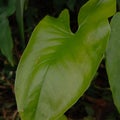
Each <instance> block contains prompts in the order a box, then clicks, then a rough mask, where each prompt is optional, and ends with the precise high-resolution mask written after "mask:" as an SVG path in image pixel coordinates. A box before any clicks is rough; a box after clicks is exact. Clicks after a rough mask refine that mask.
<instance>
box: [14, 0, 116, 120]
mask: <svg viewBox="0 0 120 120" xmlns="http://www.w3.org/2000/svg"><path fill="white" fill-rule="evenodd" d="M91 1H92V0H91ZM112 1H113V2H115V1H114V0H112ZM103 5H104V3H103ZM107 9H109V8H107ZM94 11H95V10H94ZM113 11H114V9H113ZM96 15H97V14H96ZM111 15H112V13H111ZM109 33H110V26H109V23H108V21H107V18H106V19H102V20H101V21H97V22H96V25H94V24H93V22H91V21H90V22H89V19H88V20H87V21H86V24H84V26H83V27H81V28H79V30H78V32H76V33H75V34H74V33H72V32H71V31H70V27H69V15H68V12H67V11H66V10H65V11H63V12H62V13H61V15H60V17H59V18H57V19H56V18H52V17H49V16H47V17H45V18H44V19H43V20H42V21H41V22H40V23H39V24H38V26H37V27H36V29H35V30H34V32H33V34H32V36H31V39H30V42H29V44H28V46H27V48H26V50H25V52H24V54H23V56H22V59H21V61H20V63H19V66H18V69H17V76H16V83H15V91H16V98H17V102H18V110H19V112H20V113H21V117H22V119H23V120H28V119H30V118H31V117H32V118H33V119H34V120H38V119H41V120H55V119H59V117H60V116H62V115H63V114H64V112H65V111H66V110H67V109H68V108H69V107H71V106H72V105H73V104H74V103H75V102H76V101H77V100H78V99H79V97H80V96H81V95H82V94H83V93H84V92H85V90H86V89H87V88H88V87H89V85H90V82H91V80H92V78H93V76H94V74H95V72H96V70H97V68H98V66H99V63H100V61H101V59H102V56H103V53H104V51H105V48H106V43H107V40H108V38H109ZM38 43H39V44H38ZM26 63H27V64H26ZM28 63H29V64H28ZM86 71H87V72H86ZM21 80H22V82H21ZM24 85H26V86H24ZM23 86H24V87H23ZM73 88H74V89H73ZM20 93H22V94H20ZM33 101H34V102H33ZM33 108H34V109H33ZM31 109H32V111H31ZM26 114H27V115H26Z"/></svg>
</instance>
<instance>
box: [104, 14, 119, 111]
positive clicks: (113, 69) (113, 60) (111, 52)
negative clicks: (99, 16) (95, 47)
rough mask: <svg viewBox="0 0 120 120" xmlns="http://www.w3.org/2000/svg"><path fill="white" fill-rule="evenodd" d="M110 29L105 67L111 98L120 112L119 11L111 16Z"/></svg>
mask: <svg viewBox="0 0 120 120" xmlns="http://www.w3.org/2000/svg"><path fill="white" fill-rule="evenodd" d="M111 29H112V30H111V37H110V41H109V44H108V48H107V53H106V67H107V73H108V78H109V83H110V88H111V91H112V94H113V99H114V102H115V105H116V107H117V108H118V110H119V112H120V51H119V50H120V13H117V14H116V15H115V16H114V17H113V19H112V21H111Z"/></svg>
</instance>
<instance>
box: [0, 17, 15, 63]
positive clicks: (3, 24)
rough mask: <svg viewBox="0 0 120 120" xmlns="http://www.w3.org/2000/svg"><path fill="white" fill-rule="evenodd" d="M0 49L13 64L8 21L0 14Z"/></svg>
mask: <svg viewBox="0 0 120 120" xmlns="http://www.w3.org/2000/svg"><path fill="white" fill-rule="evenodd" d="M0 28H1V29H0V50H1V52H2V54H3V55H5V56H6V57H7V59H8V61H9V62H10V63H11V64H12V65H13V56H12V48H13V41H12V36H11V30H10V27H9V21H8V19H7V18H5V17H3V16H0Z"/></svg>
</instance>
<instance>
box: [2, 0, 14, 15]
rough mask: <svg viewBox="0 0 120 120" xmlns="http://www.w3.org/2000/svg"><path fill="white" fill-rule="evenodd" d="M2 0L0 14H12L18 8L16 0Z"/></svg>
mask: <svg viewBox="0 0 120 120" xmlns="http://www.w3.org/2000/svg"><path fill="white" fill-rule="evenodd" d="M4 3H5V1H4V0H1V2H0V4H1V5H0V15H4V16H11V15H12V14H13V13H14V12H15V10H16V0H7V3H6V4H4Z"/></svg>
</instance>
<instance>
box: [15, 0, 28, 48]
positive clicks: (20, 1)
mask: <svg viewBox="0 0 120 120" xmlns="http://www.w3.org/2000/svg"><path fill="white" fill-rule="evenodd" d="M26 1H27V0H17V5H16V7H17V9H16V19H17V23H18V27H19V31H20V37H21V43H22V47H23V48H24V47H25V38H24V22H23V13H24V7H25V2H26Z"/></svg>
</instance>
